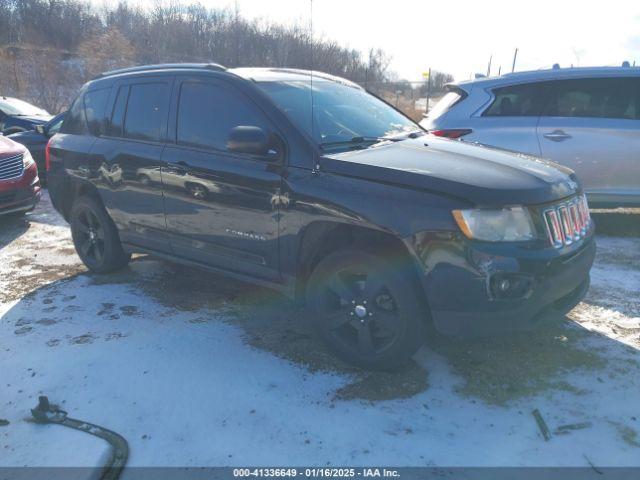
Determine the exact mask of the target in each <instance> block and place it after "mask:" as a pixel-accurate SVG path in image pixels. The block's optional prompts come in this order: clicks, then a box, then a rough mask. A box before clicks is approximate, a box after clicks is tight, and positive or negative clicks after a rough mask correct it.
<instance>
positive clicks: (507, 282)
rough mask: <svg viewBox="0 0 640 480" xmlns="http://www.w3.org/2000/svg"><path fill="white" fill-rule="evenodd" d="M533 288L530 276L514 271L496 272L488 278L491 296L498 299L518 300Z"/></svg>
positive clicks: (526, 295)
mask: <svg viewBox="0 0 640 480" xmlns="http://www.w3.org/2000/svg"><path fill="white" fill-rule="evenodd" d="M532 289H533V279H532V278H531V277H528V276H525V275H520V274H516V273H496V274H493V275H492V276H491V277H490V279H489V290H490V292H491V296H492V297H493V298H495V299H500V300H519V299H523V298H526V297H528V296H529V295H530V294H531V291H532Z"/></svg>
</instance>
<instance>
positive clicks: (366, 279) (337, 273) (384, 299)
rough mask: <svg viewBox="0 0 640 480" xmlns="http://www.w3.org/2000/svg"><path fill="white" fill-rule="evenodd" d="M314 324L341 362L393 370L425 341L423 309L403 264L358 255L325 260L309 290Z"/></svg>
mask: <svg viewBox="0 0 640 480" xmlns="http://www.w3.org/2000/svg"><path fill="white" fill-rule="evenodd" d="M307 301H308V304H309V306H310V307H311V310H312V313H313V315H314V326H315V327H316V330H317V331H318V333H319V334H320V336H321V337H322V338H323V340H324V341H325V342H326V343H327V345H328V346H329V347H330V348H331V349H332V350H333V351H334V352H336V353H337V354H338V355H339V356H340V357H341V358H343V359H344V360H346V361H348V362H349V363H353V364H355V365H359V366H362V367H364V368H373V369H383V370H389V369H395V368H397V367H398V366H400V365H402V364H405V363H407V362H408V361H409V359H410V357H411V356H412V355H413V353H415V351H416V350H417V349H418V348H419V346H420V345H421V344H422V342H423V308H422V307H421V302H420V299H419V297H418V290H417V289H416V286H415V282H414V281H413V278H412V275H411V272H410V271H408V267H407V265H406V263H404V262H394V261H389V260H388V259H385V258H384V257H383V256H382V257H381V256H379V255H373V254H369V253H364V252H358V251H352V250H348V251H340V252H336V253H333V254H330V255H329V256H327V257H325V258H324V259H323V260H322V261H320V263H319V264H318V265H317V267H316V268H315V270H314V272H313V273H312V275H311V278H310V280H309V285H308V287H307Z"/></svg>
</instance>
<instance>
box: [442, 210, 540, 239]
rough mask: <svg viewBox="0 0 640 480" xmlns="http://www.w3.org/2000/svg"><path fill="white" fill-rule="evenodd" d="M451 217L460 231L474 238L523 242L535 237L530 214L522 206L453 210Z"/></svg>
mask: <svg viewBox="0 0 640 480" xmlns="http://www.w3.org/2000/svg"><path fill="white" fill-rule="evenodd" d="M453 217H454V218H455V220H456V223H457V224H458V227H460V230H462V233H464V234H465V235H466V236H467V237H468V238H471V239H474V240H483V241H487V242H523V241H526V240H531V239H533V238H535V229H534V226H533V222H532V220H531V215H530V214H529V211H528V210H527V209H525V208H523V207H507V208H503V209H502V210H484V209H472V210H454V211H453Z"/></svg>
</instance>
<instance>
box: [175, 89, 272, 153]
mask: <svg viewBox="0 0 640 480" xmlns="http://www.w3.org/2000/svg"><path fill="white" fill-rule="evenodd" d="M239 126H255V127H260V128H262V129H263V130H268V128H267V121H266V119H265V117H264V115H263V114H262V112H261V111H260V110H259V109H258V108H257V107H256V106H255V105H254V104H253V103H252V102H251V100H250V99H248V98H246V97H244V96H243V95H242V94H241V93H240V92H237V91H236V90H234V89H232V88H231V87H225V86H222V85H218V84H213V83H196V82H186V83H183V84H182V87H181V88H180V103H179V107H178V127H177V141H178V144H180V145H185V146H189V147H198V148H212V149H216V150H227V139H228V137H229V134H230V133H231V130H233V129H234V128H235V127H239Z"/></svg>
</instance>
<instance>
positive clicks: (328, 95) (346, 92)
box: [258, 79, 420, 149]
mask: <svg viewBox="0 0 640 480" xmlns="http://www.w3.org/2000/svg"><path fill="white" fill-rule="evenodd" d="M258 85H259V86H260V87H261V88H262V90H264V91H265V92H266V93H267V95H269V96H270V97H271V99H272V100H273V101H274V102H275V103H276V105H277V106H279V107H280V108H281V109H282V110H283V111H284V112H285V113H286V114H287V115H288V116H289V118H290V119H291V120H292V121H293V123H294V124H295V125H297V126H299V127H301V128H302V129H303V130H305V131H306V132H307V133H308V134H309V135H310V136H311V137H312V138H313V139H314V140H315V141H316V142H317V143H318V144H319V145H321V146H322V145H329V144H331V145H332V148H337V149H348V148H351V147H353V145H355V144H357V143H358V142H357V140H358V139H382V138H385V137H390V136H395V135H399V134H403V133H411V132H415V131H419V130H420V127H419V126H418V125H416V124H415V123H414V122H412V121H411V120H409V119H408V118H407V117H405V116H404V115H402V114H401V113H400V112H397V111H396V110H394V109H393V108H391V107H390V106H389V105H387V104H386V103H384V102H383V101H381V100H379V99H378V98H376V97H374V96H373V95H371V94H369V93H367V92H365V91H363V90H360V89H357V88H354V87H350V86H346V85H342V84H339V83H336V82H333V81H327V80H321V79H318V80H316V79H314V80H313V113H312V109H311V82H308V81H282V82H258Z"/></svg>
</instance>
